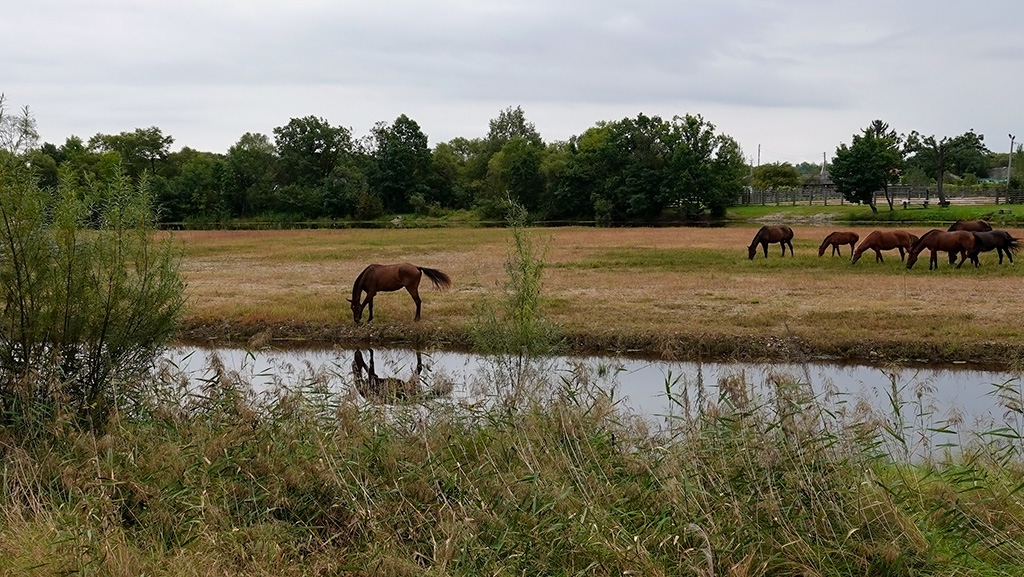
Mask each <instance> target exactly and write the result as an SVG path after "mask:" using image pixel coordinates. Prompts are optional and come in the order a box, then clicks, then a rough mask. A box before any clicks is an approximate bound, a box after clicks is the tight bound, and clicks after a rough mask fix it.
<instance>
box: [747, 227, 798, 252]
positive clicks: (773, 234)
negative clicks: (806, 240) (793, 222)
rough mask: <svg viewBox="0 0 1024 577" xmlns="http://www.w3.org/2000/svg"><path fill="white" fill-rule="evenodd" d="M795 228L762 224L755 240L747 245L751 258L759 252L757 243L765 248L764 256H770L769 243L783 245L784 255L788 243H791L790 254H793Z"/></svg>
mask: <svg viewBox="0 0 1024 577" xmlns="http://www.w3.org/2000/svg"><path fill="white" fill-rule="evenodd" d="M792 241H793V229H791V228H789V227H788V226H762V227H761V228H760V230H758V231H757V234H755V235H754V240H753V241H751V243H750V246H748V247H747V254H748V256H749V257H750V260H754V255H755V254H757V245H761V246H762V247H763V248H764V258H768V245H769V244H774V243H779V245H781V246H782V256H786V245H789V256H793V242H792Z"/></svg>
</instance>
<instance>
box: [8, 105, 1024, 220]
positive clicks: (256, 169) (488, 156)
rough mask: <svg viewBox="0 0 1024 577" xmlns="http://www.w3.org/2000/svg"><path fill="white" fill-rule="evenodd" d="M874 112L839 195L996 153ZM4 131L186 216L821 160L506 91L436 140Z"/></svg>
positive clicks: (631, 187)
mask: <svg viewBox="0 0 1024 577" xmlns="http://www.w3.org/2000/svg"><path fill="white" fill-rule="evenodd" d="M875 124H878V126H876V125H875ZM875 124H873V125H872V127H870V128H869V129H865V131H864V133H863V134H859V135H855V136H854V141H853V144H852V145H850V146H847V145H846V144H842V145H840V146H839V148H838V149H837V150H836V156H835V160H834V163H833V166H831V167H829V173H830V175H831V176H832V178H833V179H834V180H835V182H836V185H837V188H838V189H839V190H840V192H842V193H843V194H844V196H847V198H848V199H849V200H851V201H857V200H866V199H867V198H868V197H870V198H872V199H873V193H874V192H877V191H878V190H883V189H885V187H886V186H887V185H888V184H892V183H895V182H908V179H919V180H920V179H924V180H933V181H934V180H935V179H937V180H938V183H939V186H940V190H939V191H938V194H939V195H940V202H942V201H944V199H943V198H941V195H942V191H941V182H942V181H943V177H937V176H936V175H939V174H945V171H947V170H949V169H950V168H952V169H954V170H956V171H957V174H971V175H974V176H975V177H977V178H983V177H984V176H986V175H987V171H988V168H989V166H992V162H993V160H992V156H993V155H992V154H991V153H990V152H989V151H988V150H987V149H985V148H984V146H983V144H982V138H983V137H982V136H981V135H976V134H974V133H973V132H969V133H968V134H965V135H962V136H959V137H955V138H952V139H950V138H942V139H938V140H936V139H935V137H923V136H921V135H919V134H918V133H916V132H914V133H911V135H909V136H906V137H902V136H898V135H896V134H895V133H894V132H893V131H890V130H889V129H888V125H884V123H881V122H880V121H878V122H876V123H875ZM882 125H884V126H882ZM0 133H2V135H0V138H3V140H2V141H0V145H2V147H3V149H4V152H3V153H4V154H9V155H15V156H19V157H24V159H25V161H26V162H27V163H28V164H30V165H31V166H32V168H33V170H34V172H35V174H36V175H37V178H38V180H39V184H40V186H42V187H48V188H54V187H56V186H57V184H58V182H60V181H61V180H62V179H71V180H74V181H75V182H77V183H78V184H80V185H83V186H84V185H88V184H89V183H102V182H109V181H110V180H111V179H112V178H114V175H116V174H119V171H121V172H124V173H125V174H127V175H128V176H129V177H130V178H132V179H133V180H136V181H137V180H139V179H146V180H147V186H148V189H149V190H151V191H152V193H153V195H154V197H155V199H156V203H157V206H158V209H159V218H160V220H161V221H162V222H164V223H185V224H186V225H187V224H189V223H193V224H200V223H216V222H222V221H227V220H232V219H236V220H237V219H243V220H245V219H258V220H270V221H281V220H285V221H287V220H293V221H294V220H303V221H310V220H318V219H351V220H360V221H367V220H374V219H378V218H380V217H382V216H385V215H394V214H417V215H433V216H440V215H444V214H448V213H451V212H452V211H473V212H474V213H476V214H477V215H478V216H479V218H481V219H484V220H487V219H500V218H501V217H502V216H503V215H504V214H505V212H506V209H507V206H508V204H509V202H515V203H517V204H519V205H521V206H523V207H525V208H526V210H527V211H528V213H529V214H530V216H531V218H532V219H534V220H539V221H556V220H565V221H588V222H597V223H599V224H609V225H612V224H628V223H645V222H651V221H654V220H657V219H660V218H676V219H698V218H702V217H705V216H710V217H720V216H722V215H724V213H725V210H726V208H727V207H728V206H730V205H732V204H734V203H735V202H736V201H737V199H738V198H739V197H740V194H741V192H742V191H743V188H744V187H745V186H753V187H755V188H778V187H785V186H796V185H799V184H801V183H805V182H808V181H811V180H814V179H816V178H820V173H821V165H820V164H818V165H816V164H811V163H806V162H805V163H801V164H799V165H796V166H793V165H790V164H789V163H775V164H769V165H764V166H757V167H752V166H750V164H748V163H747V161H746V160H745V159H744V156H743V153H742V151H741V149H740V146H739V144H738V143H737V142H736V141H735V140H734V139H733V138H732V137H730V136H728V135H725V134H721V133H718V132H716V129H715V126H714V125H713V124H711V123H710V122H708V121H707V120H705V119H704V118H703V117H701V116H700V115H696V116H694V115H685V116H675V117H673V118H672V119H670V120H666V119H663V118H660V117H658V116H647V115H644V114H638V115H637V116H636V117H634V118H623V119H622V120H618V121H602V122H598V123H596V124H595V125H594V126H592V127H590V128H588V129H587V130H585V131H584V132H583V133H582V134H580V135H576V136H573V137H571V138H569V139H568V140H566V141H555V142H545V141H544V140H543V139H542V138H541V135H540V134H539V133H538V132H537V130H536V128H535V126H534V125H533V123H531V122H529V121H528V120H527V118H526V115H525V113H524V111H523V109H522V108H521V107H518V106H517V107H509V108H506V109H504V110H501V111H500V112H499V113H498V115H497V117H495V118H494V119H492V120H491V121H490V122H489V126H488V132H487V135H486V136H484V137H482V138H464V137H458V138H454V139H452V140H450V141H448V142H442V143H438V144H435V145H434V146H433V147H431V146H430V145H429V143H428V137H427V135H426V134H424V132H423V131H422V129H421V128H420V126H419V124H418V123H417V122H416V121H415V120H413V119H411V118H409V117H408V116H406V115H404V114H403V115H400V116H399V117H398V118H396V119H395V120H394V121H393V122H391V123H387V122H378V123H377V124H376V125H374V126H373V128H372V129H371V130H370V133H369V134H367V135H365V136H363V137H356V136H354V135H353V133H352V130H351V129H349V128H346V127H343V126H338V125H334V124H331V123H330V122H328V121H327V120H326V119H324V118H321V117H317V116H306V117H302V118H292V119H290V120H289V122H288V123H287V124H285V125H283V126H279V127H276V128H274V129H273V131H272V134H271V135H267V134H261V133H246V134H243V135H242V136H241V137H240V138H239V139H238V141H237V142H236V143H235V144H234V145H232V146H231V147H230V148H229V149H228V150H227V151H226V152H224V153H217V152H205V151H199V150H195V149H192V148H190V147H187V146H186V147H183V148H181V149H180V150H178V151H173V152H172V151H171V145H172V144H173V143H174V139H173V138H172V137H171V136H169V135H165V134H164V133H163V132H162V131H161V130H160V129H159V128H158V127H155V126H153V127H149V128H137V129H135V130H133V131H126V132H121V133H119V134H96V135H94V136H92V137H90V138H89V139H88V140H83V139H82V138H80V137H78V136H70V137H68V138H67V139H66V140H65V142H64V143H63V144H60V145H56V144H53V143H49V142H46V143H43V144H41V145H39V144H38V135H37V134H35V128H34V119H33V118H32V117H31V114H30V113H29V111H28V109H27V108H25V109H24V110H23V111H22V113H21V114H20V115H11V114H4V110H3V99H2V97H0ZM1005 156H1006V155H1003V158H1005ZM936 164H937V165H938V166H936ZM1020 164H1022V165H1024V163H1020ZM872 187H874V188H872ZM868 189H872V190H871V191H870V194H869V193H867V192H865V191H866V190H868ZM872 208H874V206H873V204H872Z"/></svg>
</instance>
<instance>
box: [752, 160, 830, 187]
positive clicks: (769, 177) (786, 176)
mask: <svg viewBox="0 0 1024 577" xmlns="http://www.w3.org/2000/svg"><path fill="white" fill-rule="evenodd" d="M819 170H820V166H819ZM801 182H802V180H801V174H800V171H799V170H798V169H797V168H796V167H795V166H793V165H792V164H790V163H788V162H773V163H771V164H762V165H761V166H758V167H756V168H754V170H753V182H752V185H753V187H754V188H756V189H760V190H775V189H778V188H791V187H794V186H800V183H801Z"/></svg>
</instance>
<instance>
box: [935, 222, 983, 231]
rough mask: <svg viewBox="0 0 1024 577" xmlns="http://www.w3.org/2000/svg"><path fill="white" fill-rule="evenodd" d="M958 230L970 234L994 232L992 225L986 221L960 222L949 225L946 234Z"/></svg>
mask: <svg viewBox="0 0 1024 577" xmlns="http://www.w3.org/2000/svg"><path fill="white" fill-rule="evenodd" d="M958 230H966V231H968V232H988V231H990V230H992V225H991V224H989V223H987V222H985V221H984V220H958V221H956V222H954V223H953V224H951V225H949V228H948V229H946V232H956V231H958Z"/></svg>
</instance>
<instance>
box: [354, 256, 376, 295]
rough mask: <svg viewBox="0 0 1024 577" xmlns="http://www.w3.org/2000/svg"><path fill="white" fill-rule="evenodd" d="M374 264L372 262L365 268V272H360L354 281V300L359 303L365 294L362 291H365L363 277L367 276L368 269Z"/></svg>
mask: <svg viewBox="0 0 1024 577" xmlns="http://www.w3.org/2000/svg"><path fill="white" fill-rule="evenodd" d="M372 266H373V265H372V264H371V265H369V266H367V267H366V268H364V269H363V272H361V273H359V276H357V277H356V281H355V282H354V283H352V302H354V303H358V302H359V301H360V300H362V296H363V295H362V294H361V293H362V292H363V279H364V278H365V277H366V271H368V270H370V267H372Z"/></svg>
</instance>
